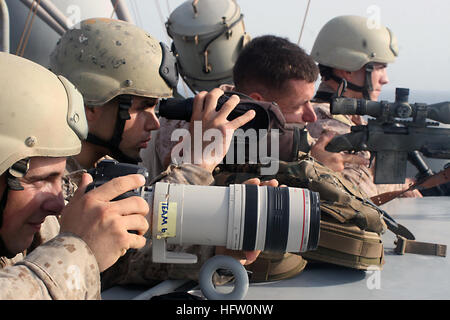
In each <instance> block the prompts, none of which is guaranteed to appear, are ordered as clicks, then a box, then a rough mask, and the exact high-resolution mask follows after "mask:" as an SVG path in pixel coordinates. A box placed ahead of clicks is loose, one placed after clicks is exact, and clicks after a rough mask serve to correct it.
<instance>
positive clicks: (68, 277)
mask: <svg viewBox="0 0 450 320" xmlns="http://www.w3.org/2000/svg"><path fill="white" fill-rule="evenodd" d="M58 232H59V223H58V221H57V218H56V217H55V216H48V217H47V218H46V219H45V222H44V223H43V224H42V228H41V232H40V233H37V234H36V236H35V239H34V241H33V244H32V246H31V247H30V248H29V249H28V250H27V251H28V252H27V251H25V252H23V253H19V254H17V255H16V256H15V257H14V258H12V259H7V258H5V257H0V269H1V270H0V287H1V288H2V289H1V291H0V299H2V300H3V299H71V300H74V299H99V298H100V276H99V274H100V271H99V269H98V264H97V260H96V259H95V257H94V255H93V253H92V252H91V250H90V249H89V248H88V246H87V245H86V243H85V242H84V241H83V240H81V239H80V238H79V237H77V236H75V235H73V234H70V233H63V234H59V235H58ZM50 239H51V240H50Z"/></svg>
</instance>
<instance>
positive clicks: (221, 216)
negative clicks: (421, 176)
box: [86, 160, 320, 263]
mask: <svg viewBox="0 0 450 320" xmlns="http://www.w3.org/2000/svg"><path fill="white" fill-rule="evenodd" d="M90 173H91V174H92V176H93V182H92V183H91V184H90V185H89V187H88V188H87V189H88V190H87V191H86V192H88V191H89V190H92V189H94V188H97V187H99V186H101V185H102V184H104V183H106V182H108V181H109V180H111V179H113V178H115V177H119V176H124V175H128V174H133V173H139V174H142V175H144V176H145V177H147V176H148V174H147V170H146V169H145V168H143V167H140V166H137V165H133V164H126V163H119V162H117V161H115V160H104V161H102V162H100V163H99V164H98V165H97V167H96V168H95V169H94V170H91V171H90ZM131 196H140V197H142V198H144V199H145V200H146V201H147V203H148V204H149V207H150V212H149V214H148V216H147V217H148V219H149V220H150V222H151V223H150V225H151V236H152V259H153V261H154V262H161V263H195V262H197V257H196V256H195V255H192V254H188V253H183V252H170V251H167V250H166V245H167V244H178V245H189V244H195V245H210V246H224V247H227V248H228V249H232V250H245V251H253V250H262V251H272V252H305V251H310V250H315V249H317V246H318V243H319V229H320V201H319V194H318V193H317V192H313V191H310V190H308V189H302V188H290V187H285V188H278V187H268V186H256V185H249V184H232V185H230V186H228V187H219V186H196V185H183V184H171V183H165V182H157V183H156V184H154V185H145V186H143V187H140V188H138V189H136V190H131V191H129V192H127V193H125V194H123V195H121V196H119V197H117V198H115V199H114V200H120V199H124V198H127V197H131ZM129 232H133V231H132V230H131V231H129Z"/></svg>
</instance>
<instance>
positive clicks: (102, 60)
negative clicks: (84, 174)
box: [50, 19, 253, 288]
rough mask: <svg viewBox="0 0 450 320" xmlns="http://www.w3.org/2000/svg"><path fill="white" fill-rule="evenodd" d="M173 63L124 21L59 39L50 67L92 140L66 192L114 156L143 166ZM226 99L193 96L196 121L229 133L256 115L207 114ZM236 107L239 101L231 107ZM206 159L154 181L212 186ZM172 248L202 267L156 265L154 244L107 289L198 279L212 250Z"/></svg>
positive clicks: (73, 165) (123, 265)
mask: <svg viewBox="0 0 450 320" xmlns="http://www.w3.org/2000/svg"><path fill="white" fill-rule="evenodd" d="M173 59H174V57H173V56H172V53H171V52H170V51H168V49H167V48H166V47H165V45H163V44H162V43H161V44H160V43H158V41H156V39H154V38H153V37H152V36H151V35H149V34H148V33H146V32H145V31H144V30H142V29H140V28H138V27H136V26H134V25H132V24H129V23H126V22H123V21H118V20H109V19H89V20H85V21H82V22H81V23H80V27H79V28H75V29H72V30H69V31H67V32H66V33H65V34H64V35H63V36H62V38H61V39H60V41H59V42H58V44H57V45H56V47H55V49H54V50H53V52H52V54H51V57H50V69H51V70H52V71H54V72H55V73H57V74H61V75H63V76H65V77H67V78H68V79H69V80H70V81H72V82H73V83H74V84H75V85H76V86H77V88H78V89H79V90H80V91H81V93H82V94H83V98H84V101H85V111H86V117H87V120H88V124H89V135H88V137H87V140H86V141H84V142H83V147H82V150H81V153H80V154H79V155H77V156H75V157H73V158H72V159H70V160H69V161H68V166H67V171H68V172H69V173H70V174H68V175H66V177H65V180H66V187H65V189H67V191H68V192H69V193H70V192H73V190H74V189H76V183H77V176H79V173H80V170H82V169H88V168H91V167H94V165H95V163H96V162H97V161H98V160H99V159H100V158H102V157H105V156H111V157H113V158H114V159H116V160H118V161H121V162H128V163H137V162H138V161H139V160H140V158H139V150H140V149H141V148H144V147H146V146H147V143H148V142H149V141H150V133H151V131H152V130H155V129H158V128H159V127H160V124H159V121H158V119H157V117H156V115H155V107H156V105H157V103H158V99H160V98H167V97H170V96H172V89H173V88H174V87H175V86H176V83H177V79H178V74H177V71H176V68H175V64H174V60H173ZM222 93H223V92H222V91H221V90H219V89H215V90H213V91H211V92H210V93H206V92H202V93H200V94H198V95H197V96H196V98H195V102H194V111H195V110H197V111H196V112H194V114H193V118H192V120H202V123H203V129H204V130H207V129H208V128H211V127H212V128H218V129H220V130H221V131H222V133H225V132H226V130H227V129H231V130H234V129H236V128H238V127H239V126H241V125H242V124H244V123H246V122H247V121H249V120H250V118H251V117H253V115H252V112H250V113H248V114H246V115H243V116H242V117H240V118H238V119H235V120H236V121H234V120H233V121H232V122H228V121H227V120H226V117H225V118H223V117H221V115H222V114H223V113H224V112H227V111H226V110H225V109H222V110H221V111H220V112H215V111H214V112H209V110H210V109H211V108H213V106H214V107H215V106H216V103H217V99H218V97H219V96H220V95H221V94H222ZM237 102H238V98H237V97H235V98H233V99H231V100H230V103H229V105H232V104H234V105H235V104H237ZM234 105H233V107H234ZM202 110H203V111H202ZM228 112H230V111H228ZM191 136H192V137H193V136H194V135H191ZM227 143H228V145H229V141H228V142H225V144H224V148H225V149H227V148H228V145H227ZM203 160H204V161H202V162H200V163H199V164H198V165H197V164H196V165H192V164H183V165H172V166H170V167H169V168H167V170H165V171H164V172H163V173H161V174H160V175H159V176H158V177H157V178H156V179H154V180H153V182H152V183H155V182H157V181H164V182H172V183H181V184H197V185H209V184H212V183H213V178H212V176H211V172H212V170H213V168H214V167H215V165H216V163H212V162H210V161H209V160H208V159H203ZM158 173H160V172H158ZM78 179H79V178H78ZM175 249H176V250H183V251H187V252H191V253H196V255H197V256H199V262H198V263H197V264H195V265H186V264H183V265H163V264H153V263H152V261H151V240H150V239H149V241H148V243H147V245H146V247H145V248H144V249H143V250H140V251H138V252H130V253H129V254H127V255H126V256H125V257H123V258H122V259H121V260H120V261H119V263H117V264H116V265H114V267H113V268H111V269H109V270H108V271H107V272H105V273H104V274H103V278H102V285H103V288H107V287H110V286H112V285H114V284H117V283H125V282H126V283H141V284H152V283H153V281H160V280H164V279H168V278H181V279H183V278H193V279H197V274H198V271H199V267H200V266H201V265H202V264H203V262H204V261H205V260H206V259H208V258H210V257H211V256H213V255H214V250H215V248H213V247H202V246H189V247H176V248H175ZM249 257H250V255H249Z"/></svg>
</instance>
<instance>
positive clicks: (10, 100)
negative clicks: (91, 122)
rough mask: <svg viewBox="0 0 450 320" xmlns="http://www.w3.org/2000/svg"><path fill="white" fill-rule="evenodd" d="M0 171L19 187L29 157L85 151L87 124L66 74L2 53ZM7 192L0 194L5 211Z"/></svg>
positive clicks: (9, 185)
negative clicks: (83, 146) (82, 143)
mask: <svg viewBox="0 0 450 320" xmlns="http://www.w3.org/2000/svg"><path fill="white" fill-rule="evenodd" d="M0 70H2V72H1V73H0V87H1V88H2V93H1V94H0V175H2V174H6V178H7V190H8V189H13V190H21V186H20V184H19V183H18V180H17V178H19V177H23V176H24V175H25V174H26V173H27V170H28V164H29V158H30V157H38V156H41V157H65V156H71V155H76V154H78V153H79V152H80V150H81V141H80V139H85V138H86V136H87V133H88V125H87V121H86V116H85V113H84V104H83V97H82V96H81V94H80V92H79V91H78V90H77V89H76V88H75V87H74V86H73V85H72V84H71V83H70V82H69V81H68V80H67V79H65V78H64V77H62V76H56V75H55V74H53V73H52V72H50V71H48V70H47V69H45V68H44V67H42V66H40V65H38V64H36V63H34V62H31V61H29V60H27V59H24V58H21V57H18V56H15V55H12V54H8V53H3V52H0ZM7 194H8V191H5V192H4V193H3V195H1V196H0V197H1V199H2V200H1V201H0V226H1V222H2V218H1V214H2V212H3V208H4V206H5V205H6V197H7Z"/></svg>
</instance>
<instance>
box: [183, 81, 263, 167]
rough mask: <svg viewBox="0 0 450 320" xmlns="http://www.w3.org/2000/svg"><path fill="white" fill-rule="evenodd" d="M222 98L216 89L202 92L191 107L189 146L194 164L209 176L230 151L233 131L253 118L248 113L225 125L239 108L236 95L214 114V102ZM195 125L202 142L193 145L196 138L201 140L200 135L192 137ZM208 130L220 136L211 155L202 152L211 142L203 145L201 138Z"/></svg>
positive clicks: (253, 114) (252, 111)
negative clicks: (206, 171) (199, 132)
mask: <svg viewBox="0 0 450 320" xmlns="http://www.w3.org/2000/svg"><path fill="white" fill-rule="evenodd" d="M222 95H223V91H222V90H220V89H217V88H216V89H213V90H212V91H211V92H209V93H207V92H206V91H202V92H200V93H199V94H197V95H196V96H195V98H194V106H193V110H192V117H191V121H190V129H189V131H190V136H191V141H190V142H191V146H194V148H193V149H194V150H193V151H194V152H193V160H194V161H193V163H194V164H197V165H199V166H200V167H202V168H204V169H206V170H208V171H209V172H212V171H213V170H214V168H215V167H216V166H217V165H218V164H219V163H220V162H221V161H222V159H223V158H224V157H225V155H226V153H227V152H228V149H229V147H230V144H231V140H232V137H233V133H234V131H235V130H236V129H237V128H239V127H241V126H243V125H244V124H246V123H247V122H249V121H250V120H252V119H253V118H254V117H255V111H254V110H249V111H247V112H246V113H245V114H243V115H242V116H240V117H238V118H236V119H234V120H232V121H228V120H227V117H228V115H229V114H230V113H231V111H233V109H234V108H235V107H236V106H237V105H238V103H239V101H240V99H239V97H238V96H237V95H233V96H231V97H230V98H229V99H228V101H227V102H226V103H224V105H223V106H222V108H221V109H220V110H219V111H216V106H217V100H218V99H219V97H220V96H222ZM198 121H201V125H200V127H201V129H202V132H201V139H202V141H201V142H199V141H194V138H195V137H197V138H198V136H200V135H199V134H197V135H195V133H194V128H196V127H195V123H196V122H197V123H198ZM207 130H212V131H210V133H214V131H213V130H216V131H215V132H218V133H220V135H221V136H222V141H221V142H222V143H221V144H220V145H218V148H215V149H214V150H213V151H214V152H213V153H211V154H209V153H208V152H205V148H206V147H207V146H208V145H209V144H210V143H211V142H208V141H206V142H205V141H203V140H204V139H203V137H204V134H205V132H206V131H207ZM217 130H218V131H217ZM196 145H200V146H201V152H199V150H195V146H196Z"/></svg>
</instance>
